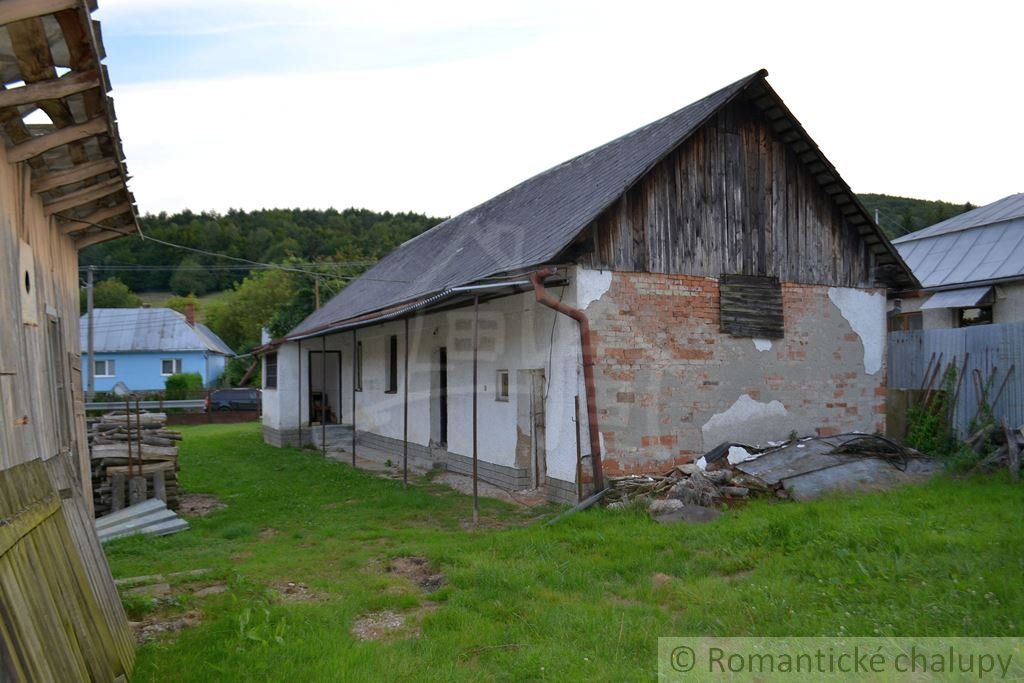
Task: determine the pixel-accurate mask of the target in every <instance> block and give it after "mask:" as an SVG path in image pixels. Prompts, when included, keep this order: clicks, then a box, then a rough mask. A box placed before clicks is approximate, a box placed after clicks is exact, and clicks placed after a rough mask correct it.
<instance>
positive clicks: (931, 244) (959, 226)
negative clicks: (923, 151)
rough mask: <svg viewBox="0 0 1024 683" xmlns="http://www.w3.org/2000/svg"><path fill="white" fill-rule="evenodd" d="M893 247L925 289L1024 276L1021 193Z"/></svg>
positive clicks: (908, 237) (1023, 199)
mask: <svg viewBox="0 0 1024 683" xmlns="http://www.w3.org/2000/svg"><path fill="white" fill-rule="evenodd" d="M893 244H894V245H895V246H896V248H897V249H898V250H899V252H900V256H902V257H903V260H904V261H906V262H907V265H908V266H910V268H911V269H912V270H913V271H914V275H916V276H917V278H918V279H919V280H920V281H921V284H922V285H923V286H924V287H927V288H934V287H939V288H941V287H946V288H950V287H957V286H960V285H966V284H970V283H976V282H989V281H993V280H1008V279H1014V278H1019V277H1024V194H1015V195H1010V196H1009V197H1005V198H1004V199H1000V200H999V201H996V202H993V203H991V204H988V205H986V206H982V207H980V208H977V209H974V210H973V211H968V212H967V213H964V214H961V215H959V216H955V217H953V218H950V219H948V220H945V221H942V222H941V223H936V224H935V225H933V226H931V227H928V228H925V229H924V230H918V231H917V232H913V233H911V234H909V235H904V236H903V237H900V238H899V239H897V240H893Z"/></svg>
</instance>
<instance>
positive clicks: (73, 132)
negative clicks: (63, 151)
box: [7, 116, 107, 163]
mask: <svg viewBox="0 0 1024 683" xmlns="http://www.w3.org/2000/svg"><path fill="white" fill-rule="evenodd" d="M105 132H107V121H106V119H104V118H103V117H102V116H99V117H96V118H94V119H89V120H88V121H86V122H85V123H78V124H75V125H73V126H68V127H67V128H59V129H57V130H55V131H53V132H52V133H48V134H46V135H40V136H37V137H34V138H32V139H31V140H27V141H25V142H22V143H21V144H19V145H14V146H13V147H10V148H9V149H8V150H7V160H8V161H10V162H11V163H15V162H18V161H25V160H26V159H31V158H32V157H36V156H39V155H40V154H43V153H44V152H48V151H50V150H51V149H54V148H55V147H60V146H61V145H66V144H68V143H69V142H75V141H76V140H83V139H85V138H88V137H92V136H93V135H99V134H100V133H105Z"/></svg>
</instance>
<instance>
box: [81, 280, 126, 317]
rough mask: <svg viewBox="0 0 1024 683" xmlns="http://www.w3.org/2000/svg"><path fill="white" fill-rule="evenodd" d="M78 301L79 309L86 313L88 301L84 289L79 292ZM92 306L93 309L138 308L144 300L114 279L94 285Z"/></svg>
mask: <svg viewBox="0 0 1024 683" xmlns="http://www.w3.org/2000/svg"><path fill="white" fill-rule="evenodd" d="M78 299H79V302H78V303H79V308H80V309H81V311H82V313H85V312H86V308H87V307H88V300H87V295H86V292H85V290H84V289H83V290H81V291H80V292H79V297H78ZM92 305H93V308H138V307H139V306H141V305H142V299H140V298H139V297H137V296H135V293H134V292H132V290H130V289H128V285H126V284H125V283H123V282H121V281H120V280H118V279H117V278H113V277H112V278H108V279H106V280H102V281H101V282H98V283H96V284H94V285H93V289H92Z"/></svg>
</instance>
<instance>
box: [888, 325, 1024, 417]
mask: <svg viewBox="0 0 1024 683" xmlns="http://www.w3.org/2000/svg"><path fill="white" fill-rule="evenodd" d="M933 353H934V354H935V358H936V360H937V359H938V358H939V355H940V354H941V356H942V369H943V371H945V369H946V367H947V366H948V365H949V364H950V363H951V362H954V359H955V362H956V365H957V368H960V367H962V366H963V364H964V354H966V353H970V358H969V360H968V365H967V373H966V375H965V376H964V380H963V383H962V384H961V387H960V396H959V400H958V401H957V408H956V413H955V420H954V421H955V423H956V428H957V433H958V434H959V435H960V436H961V437H963V436H966V435H967V430H968V427H969V425H970V422H971V419H972V418H973V417H974V415H975V413H976V412H977V408H978V398H979V396H978V391H977V388H976V386H975V382H974V380H973V379H972V375H973V374H974V371H975V370H977V371H978V373H980V376H981V378H982V381H983V382H988V381H989V378H990V377H992V376H993V369H994V370H995V376H994V381H993V382H992V385H993V386H992V388H991V390H990V391H989V392H988V393H989V398H990V399H992V398H994V396H995V393H996V392H997V391H998V389H999V386H1000V385H1001V384H1002V383H1003V381H1004V380H1005V379H1006V376H1007V374H1009V372H1010V368H1011V367H1013V366H1014V365H1016V369H1015V370H1014V372H1013V375H1012V376H1011V377H1010V378H1009V380H1008V381H1007V382H1006V389H1005V390H1004V391H1003V395H1002V397H1000V399H999V401H998V402H996V403H995V404H994V405H993V406H992V409H993V413H994V414H995V416H996V417H997V418H1001V417H1004V416H1005V417H1006V418H1007V419H1008V420H1009V422H1010V425H1011V427H1018V426H1020V425H1022V424H1024V323H1006V324H1002V325H976V326H974V327H964V328H960V329H951V330H917V331H914V332H893V333H891V334H889V378H888V384H889V387H890V388H893V389H920V388H921V387H922V385H924V384H926V381H927V380H926V379H925V374H926V371H927V367H928V363H929V361H930V360H931V359H932V354H933Z"/></svg>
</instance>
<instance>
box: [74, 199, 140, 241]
mask: <svg viewBox="0 0 1024 683" xmlns="http://www.w3.org/2000/svg"><path fill="white" fill-rule="evenodd" d="M131 210H132V203H131V202H120V203H118V204H115V205H114V206H105V207H103V208H102V209H97V210H95V211H93V212H92V213H90V214H88V215H86V216H84V217H82V218H61V220H63V221H64V222H65V223H66V226H65V228H64V234H65V235H71V234H74V233H76V232H81V231H83V230H88V229H89V228H91V227H94V226H95V224H97V223H102V222H103V221H108V220H110V219H111V218H116V217H117V216H120V215H121V214H123V213H130V212H131Z"/></svg>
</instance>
